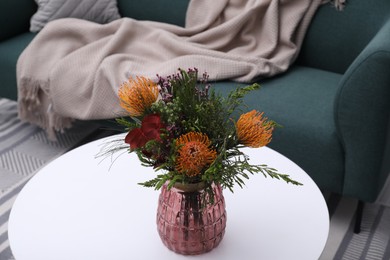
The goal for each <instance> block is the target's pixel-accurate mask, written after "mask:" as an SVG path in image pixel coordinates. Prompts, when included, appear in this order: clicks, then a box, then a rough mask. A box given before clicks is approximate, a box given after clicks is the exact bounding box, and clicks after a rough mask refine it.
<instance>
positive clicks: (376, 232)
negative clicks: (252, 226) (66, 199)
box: [0, 99, 390, 260]
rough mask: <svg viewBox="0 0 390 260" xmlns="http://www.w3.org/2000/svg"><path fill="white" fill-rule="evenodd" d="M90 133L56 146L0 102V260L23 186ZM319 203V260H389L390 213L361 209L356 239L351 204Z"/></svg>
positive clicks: (6, 255)
mask: <svg viewBox="0 0 390 260" xmlns="http://www.w3.org/2000/svg"><path fill="white" fill-rule="evenodd" d="M95 130H96V126H93V125H86V124H79V125H76V126H75V128H73V129H71V130H70V131H68V132H66V133H65V134H63V135H59V136H58V142H51V141H49V140H47V138H46V135H45V133H44V132H43V131H42V130H41V129H39V128H37V127H34V126H31V125H29V124H25V123H22V122H20V121H19V120H18V119H17V117H16V104H15V102H11V101H8V100H5V99H0V260H13V259H14V258H13V256H12V252H11V249H10V247H9V242H8V236H7V222H8V218H9V214H10V210H11V207H12V204H13V202H14V200H15V198H16V196H17V194H18V193H19V191H20V190H21V189H22V188H23V186H24V184H25V183H26V182H27V181H28V180H29V179H30V178H31V177H32V176H33V175H34V173H35V172H37V171H38V170H39V169H40V168H41V167H42V166H43V165H45V164H47V163H48V162H49V161H51V160H53V159H54V158H56V157H58V156H60V155H61V154H63V153H64V152H66V151H68V150H69V149H71V148H73V147H75V146H77V145H79V144H81V143H82V142H84V141H85V138H86V136H89V137H88V138H89V139H90V140H93V139H94V138H99V137H102V136H104V135H105V134H104V133H103V134H101V135H93V136H92V137H91V134H92V133H93V132H95ZM386 194H388V193H386ZM324 197H325V199H326V201H327V204H328V208H329V212H330V216H331V222H330V230H329V238H328V242H327V244H326V246H325V249H324V251H323V254H322V255H321V257H320V259H321V260H331V259H336V260H339V259H346V260H355V259H362V260H374V259H375V260H390V207H386V206H383V205H381V204H379V203H377V204H366V205H365V208H364V215H363V223H362V231H361V233H360V234H358V235H356V234H354V233H353V224H354V221H353V219H354V211H355V208H356V205H357V201H356V200H354V199H350V198H342V197H340V196H337V195H334V194H329V193H326V192H324ZM387 197H388V196H387ZM303 250H304V246H303ZM53 260H54V259H53ZM256 260H257V259H256ZM288 260H295V259H288Z"/></svg>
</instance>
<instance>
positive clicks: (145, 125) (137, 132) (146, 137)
mask: <svg viewBox="0 0 390 260" xmlns="http://www.w3.org/2000/svg"><path fill="white" fill-rule="evenodd" d="M164 127H165V126H164V124H163V123H162V122H161V118H160V115H157V114H151V115H147V116H145V117H144V119H143V120H142V123H141V127H140V128H134V129H133V130H131V131H130V132H129V133H128V134H127V135H126V138H125V143H127V144H129V145H130V148H131V149H136V148H139V147H142V146H144V145H145V144H146V143H147V142H149V141H150V140H157V141H160V140H161V138H160V134H161V129H162V128H164Z"/></svg>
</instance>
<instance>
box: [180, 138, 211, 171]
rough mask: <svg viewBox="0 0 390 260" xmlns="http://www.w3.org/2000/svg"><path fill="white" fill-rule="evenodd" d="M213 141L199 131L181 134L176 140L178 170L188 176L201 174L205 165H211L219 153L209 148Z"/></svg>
mask: <svg viewBox="0 0 390 260" xmlns="http://www.w3.org/2000/svg"><path fill="white" fill-rule="evenodd" d="M210 144H211V142H210V140H209V138H208V137H207V135H205V134H202V133H197V132H190V133H187V134H185V135H182V136H180V137H179V138H178V139H177V141H176V146H178V147H179V149H178V156H177V160H176V170H177V171H178V172H180V173H183V174H186V175H187V176H196V175H199V174H201V172H202V170H203V168H204V167H206V166H208V165H210V164H211V163H212V162H213V161H214V160H215V158H216V157H217V153H216V151H215V150H212V149H210V148H209V146H210Z"/></svg>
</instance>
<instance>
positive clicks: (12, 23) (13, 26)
mask: <svg viewBox="0 0 390 260" xmlns="http://www.w3.org/2000/svg"><path fill="white" fill-rule="evenodd" d="M36 10H37V5H36V3H35V1H34V0H12V1H5V0H3V1H0V25H1V28H0V41H2V40H5V39H8V38H11V37H13V36H15V35H18V34H21V33H23V32H28V31H29V28H30V19H31V16H32V15H33V14H34V13H35V12H36Z"/></svg>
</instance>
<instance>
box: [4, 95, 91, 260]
mask: <svg viewBox="0 0 390 260" xmlns="http://www.w3.org/2000/svg"><path fill="white" fill-rule="evenodd" d="M97 129H98V127H97V125H94V124H91V123H88V124H87V123H76V124H75V127H74V128H72V129H71V130H69V131H66V132H65V133H64V134H61V135H58V136H57V138H58V141H56V142H53V141H50V140H48V139H47V138H46V134H45V132H44V131H43V130H42V129H40V128H38V127H36V126H33V125H30V124H27V123H23V122H21V121H20V120H19V119H18V118H17V106H16V102H14V101H10V100H7V99H2V98H0V260H8V259H13V258H12V254H11V250H10V247H9V243H8V236H7V222H8V217H9V214H10V210H11V206H12V203H13V202H14V200H15V198H16V196H17V194H18V193H19V191H20V190H21V189H22V187H23V186H24V184H25V183H26V182H27V181H28V180H29V179H30V178H31V177H32V176H33V175H34V173H36V172H37V171H38V170H39V169H40V168H41V167H42V166H44V165H45V164H47V163H48V162H50V161H51V160H53V159H55V158H56V157H58V156H60V155H61V154H63V153H64V152H66V151H68V150H70V149H71V148H73V147H75V146H77V145H78V144H79V143H80V142H82V140H84V139H85V138H87V137H88V136H90V135H91V134H93V133H95V132H96V130H97Z"/></svg>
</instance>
